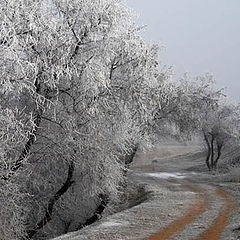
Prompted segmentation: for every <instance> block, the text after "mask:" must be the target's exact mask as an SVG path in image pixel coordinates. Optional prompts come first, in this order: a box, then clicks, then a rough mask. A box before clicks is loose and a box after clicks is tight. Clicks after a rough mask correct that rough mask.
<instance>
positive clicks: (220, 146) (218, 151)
mask: <svg viewBox="0 0 240 240" xmlns="http://www.w3.org/2000/svg"><path fill="white" fill-rule="evenodd" d="M222 147H223V142H222V141H217V158H216V159H215V161H214V170H216V169H217V164H218V161H219V159H220V157H221V155H222Z"/></svg>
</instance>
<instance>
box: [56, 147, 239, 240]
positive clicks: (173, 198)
mask: <svg viewBox="0 0 240 240" xmlns="http://www.w3.org/2000/svg"><path fill="white" fill-rule="evenodd" d="M177 153H179V154H177ZM131 170H132V171H131V172H130V173H129V180H130V181H133V182H134V183H135V184H138V185H140V186H142V187H144V188H145V191H146V192H148V198H147V200H146V201H144V202H143V203H141V204H140V205H137V206H134V207H132V208H130V209H127V210H125V211H122V212H119V213H116V214H114V215H110V216H106V217H104V218H103V219H101V220H100V221H98V222H96V223H94V224H92V225H91V226H88V227H86V228H84V229H82V230H80V231H78V232H73V233H69V234H66V235H64V236H61V237H58V238H55V240H70V239H71V240H84V239H86V240H87V239H88V240H95V239H96V240H99V239H101V240H111V239H118V240H121V239H122V240H128V239H132V240H140V239H144V238H146V237H148V236H150V235H152V234H154V233H156V232H158V231H159V230H160V229H164V227H166V226H168V225H169V224H170V223H172V222H173V221H174V220H176V219H178V218H179V217H180V216H182V215H184V214H185V213H186V211H187V210H188V208H189V206H191V205H192V204H194V203H195V202H197V201H198V200H199V197H201V196H203V197H205V198H206V200H207V211H204V213H203V214H201V215H200V216H198V217H197V219H196V221H194V222H191V223H189V224H188V225H187V226H186V227H185V228H184V229H183V230H182V231H180V232H178V233H177V234H175V235H174V236H173V237H172V238H171V239H175V240H187V239H196V238H197V236H198V235H199V234H200V233H201V232H204V230H206V229H207V228H208V227H209V226H210V225H211V224H212V222H213V221H214V219H216V217H217V216H218V214H219V212H220V211H221V209H222V206H223V203H224V202H223V199H221V198H218V197H217V196H216V194H215V192H216V189H217V188H218V187H217V185H218V183H217V181H216V179H217V178H216V177H215V176H214V177H213V176H210V175H209V174H208V172H207V171H206V167H205V166H204V154H203V153H201V151H200V149H199V148H198V147H193V146H158V147H156V148H155V150H154V151H151V152H149V153H138V154H137V156H136V158H135V161H134V164H133V166H132V169H131ZM209 182H212V185H209V184H208V183H209ZM214 182H215V183H214ZM214 184H215V185H214ZM225 185H226V184H225ZM231 186H233V185H231ZM223 187H225V188H226V189H228V190H230V191H231V192H232V193H233V194H235V193H234V191H235V190H236V187H235V188H233V189H231V188H229V187H226V186H223ZM238 187H239V186H238ZM239 188H240V187H239ZM239 199H240V198H239ZM238 216H239V215H238V214H236V215H235V216H234V218H233V220H234V221H235V222H234V221H233V220H232V221H231V222H230V224H229V225H228V227H226V229H225V231H224V232H223V234H222V237H221V238H220V239H221V240H230V239H231V240H232V239H237V233H233V232H232V229H233V227H234V226H235V227H236V221H238V222H239V217H238ZM239 223H240V222H239ZM234 224H235V225H234Z"/></svg>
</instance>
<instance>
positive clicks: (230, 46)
mask: <svg viewBox="0 0 240 240" xmlns="http://www.w3.org/2000/svg"><path fill="white" fill-rule="evenodd" d="M125 4H127V6H128V7H130V8H132V9H133V10H134V11H135V12H136V13H137V15H138V16H137V18H136V22H137V23H138V24H140V25H147V27H146V28H145V29H144V30H142V33H141V34H142V36H143V37H144V38H145V39H146V40H147V41H149V42H151V43H157V44H159V45H160V46H163V49H162V50H161V51H160V60H161V61H162V63H163V64H167V65H173V66H174V69H175V73H176V76H177V77H181V76H182V75H183V73H184V72H189V75H190V76H192V77H194V76H196V75H199V74H202V73H204V72H210V73H212V74H213V75H214V77H215V79H216V82H217V84H218V86H219V87H225V88H226V91H225V92H226V93H227V94H228V95H229V97H230V98H231V99H233V100H237V101H239V100H240V97H239V90H240V81H239V76H240V64H239V63H240V61H239V60H240V46H239V44H240V31H239V30H240V28H239V27H240V1H239V0H204V1H203V0H126V1H125Z"/></svg>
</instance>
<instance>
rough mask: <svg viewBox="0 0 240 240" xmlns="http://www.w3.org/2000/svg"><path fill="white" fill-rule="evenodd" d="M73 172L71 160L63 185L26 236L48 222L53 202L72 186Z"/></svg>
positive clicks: (30, 236) (29, 237)
mask: <svg viewBox="0 0 240 240" xmlns="http://www.w3.org/2000/svg"><path fill="white" fill-rule="evenodd" d="M73 172H74V163H73V162H71V163H70V164H69V167H68V176H67V180H66V181H65V183H64V184H63V186H62V187H61V188H60V189H59V190H58V191H57V192H56V193H55V195H54V196H53V197H52V198H51V199H50V200H49V201H48V206H47V211H46V213H45V216H44V217H43V218H42V220H40V221H39V222H38V223H37V225H36V227H35V228H34V229H32V230H28V231H27V238H28V239H31V238H32V237H33V236H34V235H35V234H36V233H37V232H38V231H39V230H40V229H41V228H43V227H44V226H45V225H46V224H47V223H48V222H50V221H51V219H52V212H53V207H54V205H55V203H56V202H57V201H58V199H59V198H60V197H61V196H62V195H63V194H64V193H65V192H66V191H67V190H68V189H69V188H70V187H71V186H72V184H73V183H74V181H73V180H72V177H73Z"/></svg>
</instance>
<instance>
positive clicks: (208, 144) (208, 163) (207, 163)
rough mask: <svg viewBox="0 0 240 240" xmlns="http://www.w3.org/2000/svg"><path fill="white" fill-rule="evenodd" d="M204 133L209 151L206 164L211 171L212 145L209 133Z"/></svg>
mask: <svg viewBox="0 0 240 240" xmlns="http://www.w3.org/2000/svg"><path fill="white" fill-rule="evenodd" d="M203 135H204V140H205V142H206V144H207V151H208V152H207V157H206V165H207V167H208V170H209V171H211V167H210V162H209V160H210V156H211V146H210V143H209V140H208V137H207V134H206V133H205V132H204V133H203Z"/></svg>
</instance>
